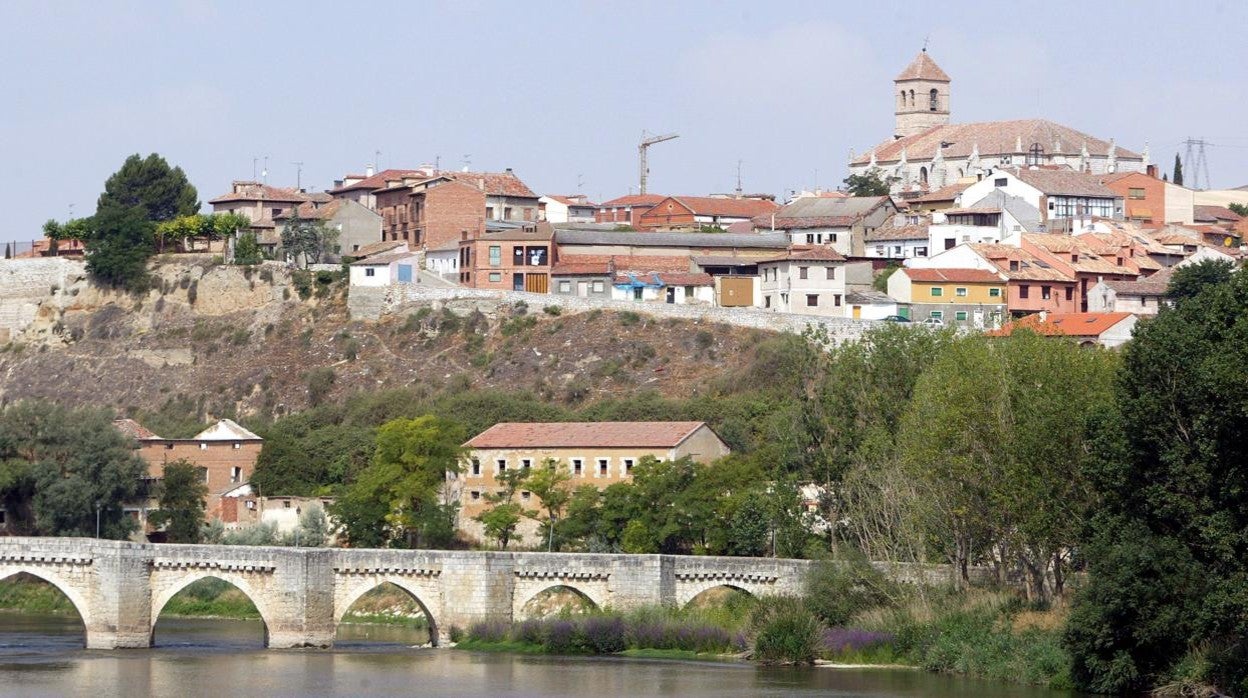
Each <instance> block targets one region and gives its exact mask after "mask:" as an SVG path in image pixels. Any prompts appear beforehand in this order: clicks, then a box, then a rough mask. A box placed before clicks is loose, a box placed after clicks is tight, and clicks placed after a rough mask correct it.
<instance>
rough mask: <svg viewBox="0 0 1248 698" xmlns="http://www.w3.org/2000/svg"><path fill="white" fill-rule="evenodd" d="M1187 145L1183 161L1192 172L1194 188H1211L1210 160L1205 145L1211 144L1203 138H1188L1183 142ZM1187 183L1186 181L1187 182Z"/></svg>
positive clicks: (1192, 185)
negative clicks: (1206, 154) (1206, 155)
mask: <svg viewBox="0 0 1248 698" xmlns="http://www.w3.org/2000/svg"><path fill="white" fill-rule="evenodd" d="M1183 144H1184V145H1186V146H1187V153H1186V155H1185V156H1184V158H1183V162H1185V163H1187V167H1188V170H1190V171H1191V173H1192V184H1191V187H1192V189H1208V188H1209V160H1208V159H1207V158H1206V157H1205V146H1206V145H1210V144H1209V143H1207V142H1206V141H1205V139H1203V138H1190V137H1189V138H1188V139H1187V140H1186V141H1184V142H1183ZM1202 176H1203V177H1204V185H1205V186H1203V187H1202V186H1200V185H1201V177H1202ZM1185 184H1186V182H1185Z"/></svg>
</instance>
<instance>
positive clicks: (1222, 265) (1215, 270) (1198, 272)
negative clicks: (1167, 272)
mask: <svg viewBox="0 0 1248 698" xmlns="http://www.w3.org/2000/svg"><path fill="white" fill-rule="evenodd" d="M1234 271H1235V265H1234V264H1232V263H1231V262H1229V261H1226V260H1221V259H1206V260H1204V261H1201V262H1197V263H1196V264H1189V265H1187V266H1183V267H1179V268H1177V269H1175V270H1174V273H1173V274H1172V275H1171V276H1170V285H1169V286H1167V287H1166V297H1167V298H1169V299H1170V300H1172V301H1174V302H1175V303H1182V302H1184V301H1186V300H1189V299H1192V298H1195V297H1196V296H1198V295H1200V292H1201V291H1203V290H1205V289H1206V288H1208V287H1210V286H1216V285H1218V284H1224V283H1226V282H1227V281H1229V280H1230V278H1231V274H1232V273H1234Z"/></svg>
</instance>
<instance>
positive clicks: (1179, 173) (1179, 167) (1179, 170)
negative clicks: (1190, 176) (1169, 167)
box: [1170, 153, 1183, 187]
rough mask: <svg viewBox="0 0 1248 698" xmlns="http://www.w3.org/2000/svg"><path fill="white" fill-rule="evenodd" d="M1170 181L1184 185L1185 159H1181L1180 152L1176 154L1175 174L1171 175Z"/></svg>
mask: <svg viewBox="0 0 1248 698" xmlns="http://www.w3.org/2000/svg"><path fill="white" fill-rule="evenodd" d="M1170 181H1171V182H1174V183H1175V184H1177V185H1179V186H1180V187H1181V186H1183V161H1182V160H1180V159H1179V154H1178V153H1175V154H1174V174H1173V175H1171V176H1170Z"/></svg>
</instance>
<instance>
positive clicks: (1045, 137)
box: [851, 119, 1144, 165]
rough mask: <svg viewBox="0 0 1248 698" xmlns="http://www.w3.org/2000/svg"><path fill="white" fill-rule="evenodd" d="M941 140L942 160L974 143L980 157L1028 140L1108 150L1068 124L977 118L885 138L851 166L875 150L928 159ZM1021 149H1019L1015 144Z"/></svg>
mask: <svg viewBox="0 0 1248 698" xmlns="http://www.w3.org/2000/svg"><path fill="white" fill-rule="evenodd" d="M942 143H944V144H945V147H944V150H943V153H944V157H945V158H946V159H949V158H956V159H963V158H967V157H970V155H971V151H972V150H974V149H975V146H976V145H978V146H979V154H980V155H981V156H985V157H988V156H994V157H995V156H998V155H1005V154H1009V155H1020V156H1023V155H1026V154H1027V151H1028V149H1029V148H1030V147H1031V144H1032V143H1039V144H1040V147H1041V148H1044V154H1045V155H1066V156H1069V157H1077V156H1078V155H1079V154H1080V152H1081V150H1082V148H1083V147H1084V146H1085V145H1086V146H1087V148H1088V155H1091V156H1095V157H1106V156H1107V155H1108V153H1109V141H1103V140H1101V139H1099V138H1096V137H1094V136H1090V135H1088V134H1086V133H1084V132H1083V131H1078V130H1076V129H1073V128H1071V127H1069V126H1064V125H1062V124H1059V123H1055V122H1052V121H1049V120H1048V119H1015V120H1013V121H981V122H978V123H973V124H944V125H942V126H933V127H931V128H929V129H927V130H926V131H922V132H920V133H916V134H914V135H912V136H906V137H904V138H897V139H890V140H887V141H885V142H883V143H881V144H879V145H878V146H876V147H875V148H873V149H872V150H869V151H867V152H865V153H863V154H862V155H859V156H858V157H856V158H854V161H853V163H851V164H853V165H865V164H867V163H869V162H871V153H872V152H874V153H875V160H876V162H896V161H898V160H900V159H901V151H902V150H903V149H904V150H905V151H906V159H907V160H910V161H912V162H913V161H919V160H931V159H932V158H933V157H935V156H936V150H937V148H939V147H940V145H941V144H942ZM1020 144H1021V145H1022V150H1019V145H1020ZM1114 153H1115V156H1116V157H1117V158H1118V159H1120V160H1143V159H1144V158H1143V156H1141V155H1140V154H1139V153H1136V152H1133V151H1130V150H1127V149H1126V148H1122V147H1115V149H1114Z"/></svg>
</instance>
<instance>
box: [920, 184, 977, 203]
mask: <svg viewBox="0 0 1248 698" xmlns="http://www.w3.org/2000/svg"><path fill="white" fill-rule="evenodd" d="M969 186H971V183H970V182H967V183H965V184H950V185H948V186H944V187H941V188H940V189H937V190H936V191H933V192H928V193H927V194H924V195H923V196H916V197H915V198H913V199H910V203H917V204H922V203H931V202H936V201H953V200H954V199H956V198H958V194H961V193H962V192H964V191H966V188H967V187H969Z"/></svg>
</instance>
